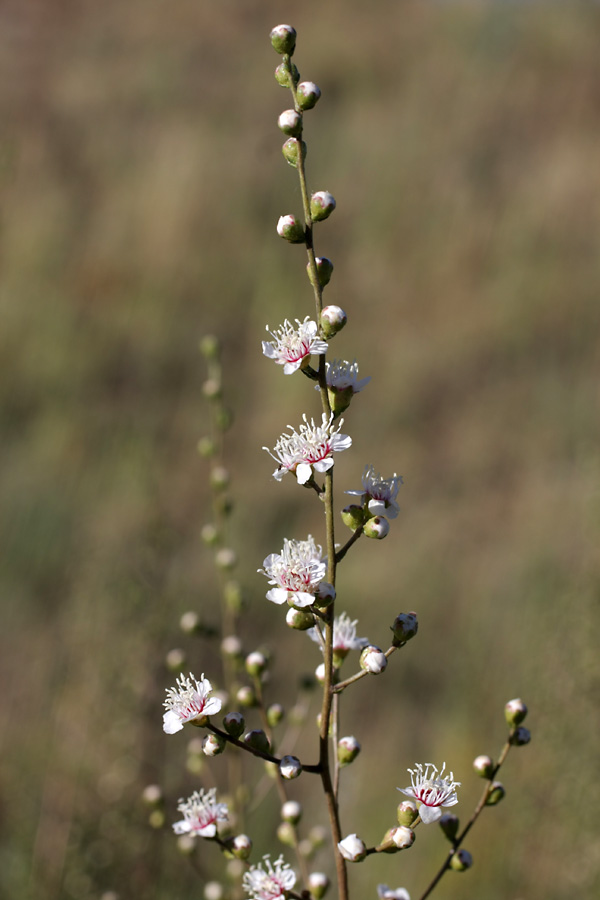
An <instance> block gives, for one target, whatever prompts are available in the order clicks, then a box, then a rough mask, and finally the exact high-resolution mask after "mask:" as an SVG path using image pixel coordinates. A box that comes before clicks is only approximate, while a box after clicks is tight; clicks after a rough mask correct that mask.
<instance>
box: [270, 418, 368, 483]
mask: <svg viewBox="0 0 600 900" xmlns="http://www.w3.org/2000/svg"><path fill="white" fill-rule="evenodd" d="M302 419H303V424H302V425H300V428H299V430H298V431H295V430H294V429H293V428H292V426H291V425H288V426H287V427H288V428H289V429H290V434H282V435H281V437H280V438H279V440H278V441H277V443H276V444H275V447H274V448H273V450H274V452H273V453H272V452H271V451H270V450H269V448H268V447H263V450H266V451H267V453H268V454H269V455H270V456H272V457H273V459H274V460H275V462H276V463H278V467H277V469H275V471H274V472H273V477H274V478H275V479H276V480H277V481H281V479H282V478H283V476H284V475H285V474H286V472H295V473H296V478H297V479H298V483H299V484H306V482H307V481H309V479H310V478H311V476H312V469H313V468H314V469H315V471H316V472H327V471H328V469H330V468H331V467H332V466H333V462H334V461H333V454H334V453H336V452H341V451H342V450H348V448H349V447H351V446H352V438H351V437H350V436H349V435H347V434H340V428H341V427H342V424H343V421H344V420H343V419H340V421H339V423H338V426H337V428H335V429H334V427H333V413H332V414H331V416H329V418H327V415H326V414H325V413H323V416H322V420H321V424H320V425H316V424H315V420H314V419H311V420H310V422H309V421H308V419H307V418H306V415H303V416H302Z"/></svg>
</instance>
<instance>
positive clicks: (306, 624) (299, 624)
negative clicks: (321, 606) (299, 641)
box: [285, 606, 315, 631]
mask: <svg viewBox="0 0 600 900" xmlns="http://www.w3.org/2000/svg"><path fill="white" fill-rule="evenodd" d="M285 621H286V623H287V625H288V626H289V627H290V628H296V629H297V630H298V631H306V629H307V628H312V627H313V626H314V624H315V617H314V615H313V614H312V613H311V612H308V611H307V610H305V609H294V607H293V606H291V607H290V608H289V609H288V611H287V613H286V616H285Z"/></svg>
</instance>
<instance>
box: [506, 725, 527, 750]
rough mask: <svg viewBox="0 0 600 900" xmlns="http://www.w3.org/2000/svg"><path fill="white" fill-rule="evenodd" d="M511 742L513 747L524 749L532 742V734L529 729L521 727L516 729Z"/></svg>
mask: <svg viewBox="0 0 600 900" xmlns="http://www.w3.org/2000/svg"><path fill="white" fill-rule="evenodd" d="M509 740H510V743H511V744H512V745H513V747H524V746H525V744H528V743H529V741H530V740H531V732H530V730H529V728H523V726H522V725H521V726H519V728H516V729H515V731H514V732H513V734H511V736H510V738H509Z"/></svg>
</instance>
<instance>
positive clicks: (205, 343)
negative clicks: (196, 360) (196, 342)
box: [200, 334, 220, 359]
mask: <svg viewBox="0 0 600 900" xmlns="http://www.w3.org/2000/svg"><path fill="white" fill-rule="evenodd" d="M219 349H220V348H219V339H218V338H217V337H215V336H214V334H205V335H204V337H203V338H201V340H200V353H201V354H202V356H204V357H205V358H206V359H218V358H219Z"/></svg>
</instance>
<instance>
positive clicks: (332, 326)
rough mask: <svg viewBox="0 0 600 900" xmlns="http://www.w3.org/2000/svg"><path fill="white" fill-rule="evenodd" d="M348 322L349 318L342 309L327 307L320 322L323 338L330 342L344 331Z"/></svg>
mask: <svg viewBox="0 0 600 900" xmlns="http://www.w3.org/2000/svg"><path fill="white" fill-rule="evenodd" d="M347 321H348V316H347V315H346V313H345V312H344V310H343V309H342V308H341V307H339V306H326V307H325V308H324V309H323V311H322V313H321V320H320V324H321V331H322V333H323V337H324V338H325V339H326V340H329V338H332V337H333V336H334V334H337V333H338V331H341V330H342V328H343V327H344V325H345V324H346V322H347Z"/></svg>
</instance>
